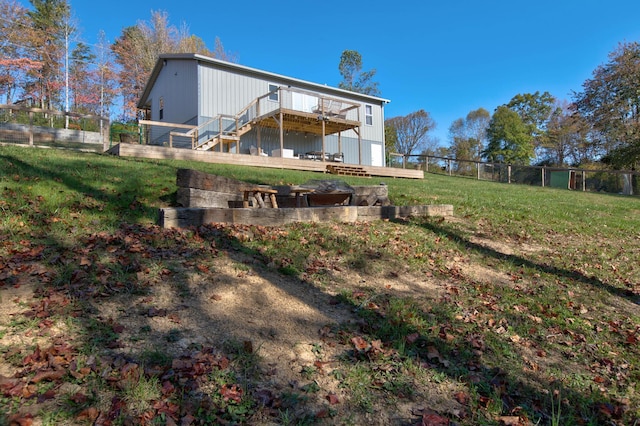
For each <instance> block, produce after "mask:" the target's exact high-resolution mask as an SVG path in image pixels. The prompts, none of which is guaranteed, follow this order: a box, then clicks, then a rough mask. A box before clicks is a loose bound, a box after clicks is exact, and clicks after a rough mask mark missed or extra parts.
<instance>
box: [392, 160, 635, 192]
mask: <svg viewBox="0 0 640 426" xmlns="http://www.w3.org/2000/svg"><path fill="white" fill-rule="evenodd" d="M388 164H389V166H390V167H399V168H405V169H409V168H411V169H417V170H424V171H425V173H436V174H443V175H448V176H458V177H466V178H471V179H477V180H486V181H492V182H502V183H515V184H522V185H533V186H541V187H552V188H564V189H570V190H576V191H590V192H606V193H610V194H624V195H638V194H640V172H637V171H633V170H589V169H580V168H560V167H546V166H521V165H511V164H503V163H486V162H480V161H469V160H456V159H454V158H447V157H436V156H429V155H410V156H407V155H401V154H391V155H390V156H389V162H388Z"/></svg>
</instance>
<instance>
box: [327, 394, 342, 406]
mask: <svg viewBox="0 0 640 426" xmlns="http://www.w3.org/2000/svg"><path fill="white" fill-rule="evenodd" d="M326 398H327V401H329V404H330V405H336V404H339V403H340V400H339V399H338V396H337V395H336V394H335V393H330V394H329V395H327V396H326Z"/></svg>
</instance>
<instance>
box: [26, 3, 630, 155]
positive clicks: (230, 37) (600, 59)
mask: <svg viewBox="0 0 640 426" xmlns="http://www.w3.org/2000/svg"><path fill="white" fill-rule="evenodd" d="M23 3H24V4H25V5H27V4H28V2H27V1H26V0H24V1H23ZM69 3H70V4H71V8H72V11H73V13H74V17H75V19H76V21H77V24H78V27H79V29H80V31H81V37H82V39H83V40H84V41H85V42H88V43H90V44H92V43H95V42H96V40H97V35H98V32H99V31H100V30H104V31H105V33H106V36H107V39H108V40H109V41H111V42H113V41H114V40H115V38H116V37H118V36H119V35H120V33H121V30H122V28H124V27H127V26H131V25H135V24H136V23H137V22H138V21H141V20H142V21H148V20H149V19H150V16H151V11H152V10H161V11H166V12H167V13H168V14H169V21H170V23H171V24H173V25H176V26H180V25H182V24H183V23H184V24H186V25H187V26H188V28H189V31H190V32H191V33H192V34H195V35H197V36H199V37H200V38H202V39H203V40H204V41H205V43H206V44H207V46H208V47H209V48H211V49H212V48H213V47H214V40H215V37H219V38H220V40H221V41H222V43H223V45H224V47H225V49H226V50H227V51H229V52H232V53H234V54H236V55H237V59H238V62H239V63H240V64H242V65H245V66H249V67H253V68H258V69H262V70H265V71H270V72H274V73H278V74H284V75H287V76H291V77H295V78H299V79H303V80H308V81H312V82H316V83H322V84H327V85H330V86H337V85H338V83H339V82H340V80H341V76H340V74H339V72H338V64H339V62H340V55H341V53H342V51H344V50H345V49H350V50H356V51H358V52H360V54H361V55H362V58H363V69H364V70H370V69H376V71H377V73H376V81H378V83H379V86H380V90H381V96H382V97H383V98H386V99H389V100H391V103H390V104H388V105H387V107H386V113H385V114H386V118H390V117H393V116H398V115H406V114H409V113H411V112H413V111H417V110H420V109H424V110H425V111H428V112H429V113H430V114H431V115H432V117H433V118H434V120H435V121H436V123H437V128H436V129H435V131H434V132H432V136H434V137H436V138H438V139H439V140H440V144H441V145H445V146H446V145H448V144H449V140H448V129H449V126H450V124H451V122H452V121H453V120H455V119H457V118H461V117H464V116H466V115H467V113H468V112H469V111H471V110H475V109H477V108H480V107H482V108H485V109H487V110H488V111H489V112H493V111H494V109H495V108H496V107H497V106H499V105H502V104H504V103H507V102H508V101H509V100H510V99H511V98H512V97H513V96H515V95H516V94H518V93H533V92H536V91H540V92H544V91H548V92H550V93H551V94H552V95H554V96H555V97H556V98H558V99H566V100H570V99H571V93H572V91H580V90H581V87H582V83H583V82H584V81H585V80H586V79H588V78H590V77H591V75H592V72H593V70H594V69H595V68H596V67H597V66H598V65H600V64H603V63H605V62H606V61H607V55H608V54H609V53H610V52H611V51H613V50H614V49H615V48H616V46H617V45H618V43H620V42H625V41H627V42H631V41H640V18H639V17H640V1H638V0H628V1H621V0H607V1H606V2H605V1H600V0H580V1H578V0H553V1H551V0H536V1H520V0H510V1H505V0H497V1H492V0H487V1H484V2H478V1H467V0H464V1H454V0H451V1H437V2H435V1H429V0H422V1H418V0H415V1H396V2H389V1H380V0H369V1H360V0H350V1H346V0H342V1H337V0H324V1H318V0H313V1H309V0H285V1H278V0H272V1H269V2H266V1H253V0H246V1H241V2H234V1H229V2H212V1H210V0H208V1H205V0H200V1H197V0H181V1H175V0H154V1H152V2H151V1H141V0H138V1H132V0H128V1H124V0H110V1H108V2H106V1H104V2H93V1H88V0H69Z"/></svg>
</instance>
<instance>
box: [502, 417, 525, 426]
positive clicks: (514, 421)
mask: <svg viewBox="0 0 640 426" xmlns="http://www.w3.org/2000/svg"><path fill="white" fill-rule="evenodd" d="M498 420H499V421H500V424H503V425H504V426H519V425H520V424H521V423H520V417H518V416H500V417H499V418H498Z"/></svg>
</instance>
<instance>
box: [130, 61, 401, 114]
mask: <svg viewBox="0 0 640 426" xmlns="http://www.w3.org/2000/svg"><path fill="white" fill-rule="evenodd" d="M164 60H195V61H200V62H206V63H209V64H212V65H215V66H216V67H217V68H221V69H225V68H226V69H229V70H231V71H240V72H242V73H244V74H249V75H254V76H256V77H258V78H263V79H265V80H270V81H271V80H274V79H275V80H279V81H285V82H289V83H291V84H292V85H294V86H298V87H300V86H302V87H306V88H308V89H311V90H315V91H319V92H322V93H334V94H336V95H338V96H342V97H346V98H351V99H357V100H360V101H363V102H366V103H378V104H386V103H389V102H391V101H390V100H388V99H384V98H380V97H377V96H370V95H365V94H362V93H357V92H351V91H349V90H344V89H339V88H337V87H332V86H327V85H324V84H319V83H312V82H310V81H305V80H300V79H297V78H293V77H287V76H284V75H281V74H275V73H272V72H268V71H262V70H259V69H257V68H250V67H247V66H244V65H239V64H235V63H232V62H227V61H222V60H220V59H215V58H211V57H209V56H204V55H200V54H197V53H164V54H161V55H160V56H159V57H158V61H157V62H156V65H155V67H154V68H153V71H152V72H151V76H150V77H149V81H148V82H147V84H146V86H145V89H144V92H143V93H142V96H141V97H140V100H139V101H138V108H143V107H144V105H145V104H146V102H147V98H148V97H149V93H150V92H151V88H152V87H153V85H154V84H155V81H156V79H157V78H158V75H159V74H160V70H161V69H162V64H163V61H164Z"/></svg>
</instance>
